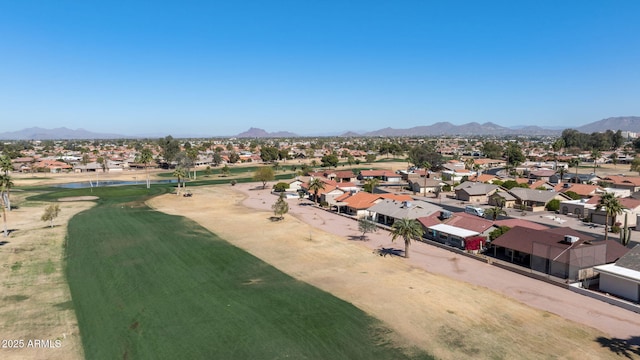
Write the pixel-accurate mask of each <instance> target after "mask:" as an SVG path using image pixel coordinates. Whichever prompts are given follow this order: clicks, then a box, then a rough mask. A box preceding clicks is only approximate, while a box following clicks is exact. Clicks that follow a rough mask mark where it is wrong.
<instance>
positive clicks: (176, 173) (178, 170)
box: [173, 167, 186, 195]
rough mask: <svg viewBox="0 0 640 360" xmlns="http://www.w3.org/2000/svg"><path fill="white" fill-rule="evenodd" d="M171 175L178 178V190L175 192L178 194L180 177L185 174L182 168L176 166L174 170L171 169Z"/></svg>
mask: <svg viewBox="0 0 640 360" xmlns="http://www.w3.org/2000/svg"><path fill="white" fill-rule="evenodd" d="M173 176H175V177H177V178H178V191H177V192H176V194H177V195H180V179H182V178H184V177H185V176H186V173H185V171H184V169H183V168H181V167H177V168H176V169H175V170H173Z"/></svg>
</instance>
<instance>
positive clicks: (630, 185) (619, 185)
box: [602, 175, 640, 193]
mask: <svg viewBox="0 0 640 360" xmlns="http://www.w3.org/2000/svg"><path fill="white" fill-rule="evenodd" d="M602 181H604V182H607V183H610V184H611V187H612V188H615V189H628V190H630V191H631V192H632V193H633V192H636V191H640V176H622V175H609V176H605V177H603V178H602Z"/></svg>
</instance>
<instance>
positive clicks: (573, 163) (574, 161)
mask: <svg viewBox="0 0 640 360" xmlns="http://www.w3.org/2000/svg"><path fill="white" fill-rule="evenodd" d="M569 166H573V167H574V168H576V177H575V178H574V179H573V182H574V183H576V184H577V183H578V167H580V159H579V158H572V159H571V160H569Z"/></svg>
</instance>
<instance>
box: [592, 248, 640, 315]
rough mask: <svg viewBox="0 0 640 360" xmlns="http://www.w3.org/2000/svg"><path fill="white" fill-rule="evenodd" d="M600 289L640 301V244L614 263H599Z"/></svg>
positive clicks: (596, 269) (597, 267)
mask: <svg viewBox="0 0 640 360" xmlns="http://www.w3.org/2000/svg"><path fill="white" fill-rule="evenodd" d="M595 271H596V272H597V273H598V274H600V283H599V285H598V287H599V289H600V291H603V292H605V293H609V294H613V295H615V296H618V297H621V298H623V299H627V300H630V301H633V302H636V303H640V245H636V246H635V247H634V248H633V249H631V250H629V252H627V253H626V254H625V255H623V256H622V257H621V258H620V259H618V261H616V262H615V263H613V264H605V265H599V266H596V267H595Z"/></svg>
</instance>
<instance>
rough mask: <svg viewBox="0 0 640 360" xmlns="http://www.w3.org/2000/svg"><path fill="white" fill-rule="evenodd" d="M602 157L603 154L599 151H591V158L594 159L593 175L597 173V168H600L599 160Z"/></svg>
mask: <svg viewBox="0 0 640 360" xmlns="http://www.w3.org/2000/svg"><path fill="white" fill-rule="evenodd" d="M601 155H602V153H601V152H600V150H598V149H593V150H592V151H591V158H592V159H593V173H594V174H595V173H596V167H597V166H598V159H599V158H600V156H601Z"/></svg>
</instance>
